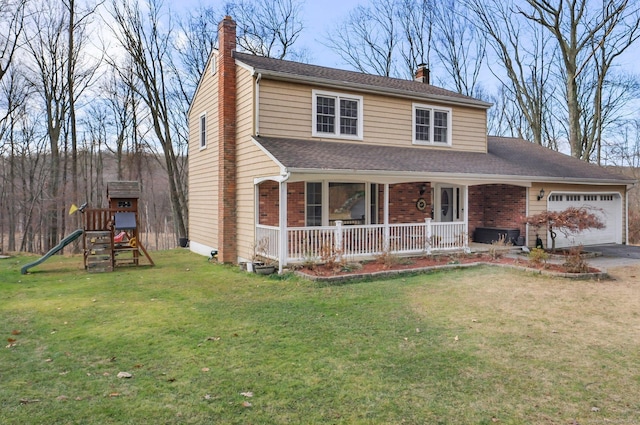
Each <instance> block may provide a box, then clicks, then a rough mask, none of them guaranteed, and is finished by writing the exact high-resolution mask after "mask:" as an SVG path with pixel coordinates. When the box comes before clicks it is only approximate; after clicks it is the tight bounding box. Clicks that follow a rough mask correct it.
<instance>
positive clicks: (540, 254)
mask: <svg viewBox="0 0 640 425" xmlns="http://www.w3.org/2000/svg"><path fill="white" fill-rule="evenodd" d="M548 259H549V254H547V253H546V252H545V250H544V249H541V248H533V249H532V250H531V252H530V253H529V264H531V265H532V266H534V267H540V266H546V264H547V260H548Z"/></svg>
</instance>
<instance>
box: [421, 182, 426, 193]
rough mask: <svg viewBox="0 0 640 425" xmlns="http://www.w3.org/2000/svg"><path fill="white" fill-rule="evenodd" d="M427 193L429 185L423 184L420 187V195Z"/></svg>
mask: <svg viewBox="0 0 640 425" xmlns="http://www.w3.org/2000/svg"><path fill="white" fill-rule="evenodd" d="M426 191H427V185H426V184H423V185H422V186H420V195H424V193H425V192H426Z"/></svg>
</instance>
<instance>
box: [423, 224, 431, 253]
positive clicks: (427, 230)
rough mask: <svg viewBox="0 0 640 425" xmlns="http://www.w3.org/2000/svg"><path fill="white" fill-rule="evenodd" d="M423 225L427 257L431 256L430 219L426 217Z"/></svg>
mask: <svg viewBox="0 0 640 425" xmlns="http://www.w3.org/2000/svg"><path fill="white" fill-rule="evenodd" d="M424 224H425V234H426V238H425V249H426V251H427V255H431V217H427V218H425V219H424Z"/></svg>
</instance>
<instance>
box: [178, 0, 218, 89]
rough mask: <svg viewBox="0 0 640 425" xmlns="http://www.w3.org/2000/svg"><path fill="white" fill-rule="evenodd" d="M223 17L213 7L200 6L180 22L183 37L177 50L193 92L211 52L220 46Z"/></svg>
mask: <svg viewBox="0 0 640 425" xmlns="http://www.w3.org/2000/svg"><path fill="white" fill-rule="evenodd" d="M221 16H222V13H221V12H218V11H217V10H216V9H214V8H213V7H211V6H202V5H200V6H198V7H197V8H195V9H190V10H189V11H188V12H187V15H186V16H184V17H183V19H182V20H181V21H180V30H181V31H182V33H183V36H182V37H180V39H179V40H178V42H177V43H176V50H177V52H178V55H179V57H180V60H181V62H182V66H183V68H184V72H185V74H186V78H185V80H186V84H188V85H189V86H190V87H191V91H192V92H193V91H195V88H196V86H197V85H198V83H199V82H200V76H201V75H202V73H203V72H204V70H205V67H206V66H207V62H208V60H209V56H210V55H211V51H212V50H213V49H214V48H216V47H217V45H218V24H217V23H218V22H220V19H221Z"/></svg>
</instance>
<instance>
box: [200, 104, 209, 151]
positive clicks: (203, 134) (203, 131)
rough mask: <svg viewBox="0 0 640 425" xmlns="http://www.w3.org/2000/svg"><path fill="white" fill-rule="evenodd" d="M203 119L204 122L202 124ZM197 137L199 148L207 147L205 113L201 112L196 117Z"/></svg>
mask: <svg viewBox="0 0 640 425" xmlns="http://www.w3.org/2000/svg"><path fill="white" fill-rule="evenodd" d="M203 121H204V124H203ZM198 128H199V130H200V131H199V133H198V137H199V139H200V149H206V147H207V113H206V112H203V113H202V114H200V116H199V117H198Z"/></svg>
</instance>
